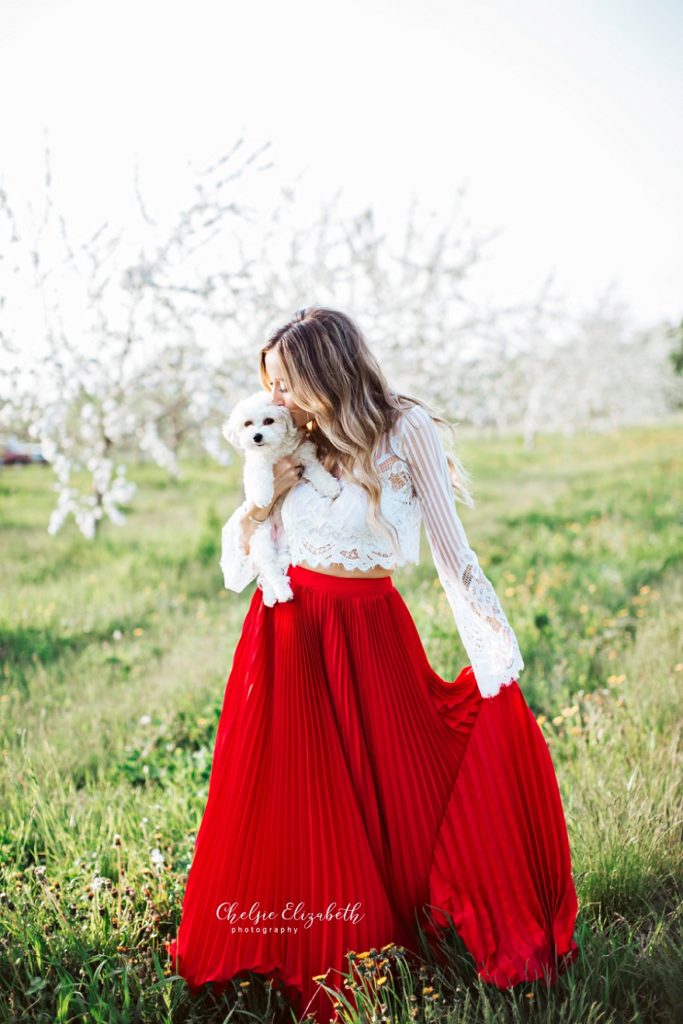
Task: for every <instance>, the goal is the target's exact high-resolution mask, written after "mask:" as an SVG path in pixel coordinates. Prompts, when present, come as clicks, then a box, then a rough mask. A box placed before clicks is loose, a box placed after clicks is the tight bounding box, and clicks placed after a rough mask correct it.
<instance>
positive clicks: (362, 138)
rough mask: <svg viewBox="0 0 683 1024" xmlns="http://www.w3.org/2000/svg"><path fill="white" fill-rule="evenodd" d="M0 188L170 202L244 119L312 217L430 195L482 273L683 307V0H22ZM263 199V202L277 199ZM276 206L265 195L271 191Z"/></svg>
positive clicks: (19, 198)
mask: <svg viewBox="0 0 683 1024" xmlns="http://www.w3.org/2000/svg"><path fill="white" fill-rule="evenodd" d="M0 13H1V15H2V32H1V33H0V94H1V95H2V96H3V99H4V102H3V104H2V107H1V108H0V184H2V185H4V187H5V188H6V189H7V190H8V191H9V194H10V197H11V198H12V200H13V201H14V202H16V203H25V202H30V201H33V202H34V203H35V201H36V197H37V196H40V193H41V180H42V174H43V163H42V152H43V145H44V141H45V138H46V137H47V139H48V141H49V144H50V148H51V151H52V164H53V173H54V177H55V186H56V192H57V196H58V200H59V205H60V207H61V209H62V210H63V212H64V214H65V216H66V220H67V222H68V224H69V225H70V226H71V230H72V232H75V233H77V232H78V231H82V232H83V234H84V235H85V234H87V233H88V232H91V231H94V229H95V228H96V227H97V226H99V225H100V224H101V223H102V221H103V220H105V219H107V220H109V221H110V222H114V223H116V222H120V223H122V224H123V225H126V223H129V222H132V221H131V211H132V209H133V207H134V200H133V185H132V182H133V166H134V163H135V161H136V160H137V161H138V162H139V165H140V170H141V183H142V187H143V190H144V194H145V196H146V197H147V198H148V199H149V200H150V201H151V205H152V207H153V209H154V210H155V211H157V212H160V211H161V210H162V209H163V208H166V209H168V210H171V209H173V208H174V207H175V205H176V203H177V202H178V200H179V197H181V199H182V197H183V196H186V195H187V193H186V191H183V190H184V189H186V188H187V181H188V167H189V164H190V163H191V164H192V165H194V166H196V167H203V166H205V165H208V164H209V163H211V162H212V161H213V160H214V159H215V158H216V157H218V156H219V155H221V154H223V153H225V152H227V151H228V150H229V149H230V148H231V147H232V145H233V144H234V142H235V140H236V139H237V138H238V137H239V136H240V135H242V134H245V135H246V138H247V145H246V147H245V148H246V149H249V150H255V149H256V148H258V147H259V146H261V145H263V144H264V143H265V142H271V143H272V147H271V149H270V151H269V154H270V158H271V159H273V160H275V162H276V167H277V171H276V177H275V178H274V179H272V180H273V181H274V184H275V185H276V186H277V187H278V188H279V187H280V186H283V185H286V184H288V183H293V182H294V181H295V179H297V178H299V187H300V188H304V189H305V192H306V197H307V199H308V200H309V201H310V205H311V209H314V208H315V207H316V204H317V203H318V202H319V201H320V200H322V199H324V198H329V197H331V196H332V195H333V194H334V193H335V192H337V191H338V190H339V189H340V188H341V189H342V199H343V202H344V208H345V209H347V210H348V211H349V212H351V211H355V212H360V211H361V210H363V209H366V208H367V207H368V206H372V207H373V208H374V209H375V211H376V214H377V217H378V220H379V223H380V224H386V226H387V228H391V227H392V226H393V227H394V228H395V227H396V226H397V225H399V224H401V222H402V215H403V214H404V213H405V211H406V210H407V208H408V205H409V202H410V199H411V197H412V196H415V197H416V198H417V200H418V201H419V203H420V204H421V206H422V207H424V208H425V209H434V210H437V211H438V210H443V211H444V213H445V214H446V213H447V212H448V211H449V210H450V209H451V207H452V204H453V202H454V197H455V192H456V189H457V187H458V186H459V185H462V184H464V183H466V184H467V185H468V197H469V198H468V200H467V214H468V217H469V219H470V221H471V223H472V225H473V226H474V228H475V229H477V230H479V231H481V232H489V231H493V230H494V229H496V228H501V229H502V233H501V234H500V235H499V236H498V238H497V239H495V241H493V242H492V243H491V244H490V246H489V247H488V250H487V251H488V254H489V255H488V260H487V263H486V267H485V270H484V271H483V272H481V276H480V279H479V287H480V288H481V289H482V294H486V295H490V296H491V297H492V298H493V299H494V301H495V302H496V303H498V302H509V301H515V300H517V299H519V300H523V299H525V298H529V297H531V296H532V295H533V293H534V292H535V291H536V290H537V289H538V287H540V285H541V283H542V281H543V280H544V279H545V278H546V277H547V275H548V274H549V273H551V272H554V273H555V274H556V287H557V288H558V289H559V290H560V291H561V292H563V293H564V294H566V295H567V297H568V299H569V302H570V305H571V306H574V307H576V306H578V305H583V304H585V303H588V302H590V301H591V300H592V299H593V298H595V297H597V295H598V294H600V293H602V292H603V291H604V289H605V288H606V286H608V285H609V284H610V283H612V282H614V283H616V286H617V291H618V293H619V294H620V295H621V296H622V297H623V298H624V299H625V301H626V303H627V305H628V307H629V308H630V310H631V313H632V315H633V317H634V319H635V320H636V322H639V323H643V324H646V323H648V322H651V321H652V320H653V319H654V320H656V319H658V318H660V317H669V318H679V317H681V316H683V289H682V288H681V270H682V269H683V216H682V214H683V189H681V185H680V183H681V181H683V133H682V132H681V131H680V125H681V114H682V113H683V103H682V100H683V73H682V71H681V61H680V54H681V52H683V31H682V28H683V5H681V4H680V3H676V2H675V0H648V2H647V3H644V2H643V0H552V2H548V0H509V2H505V0H489V2H485V0H344V3H341V2H339V3H335V4H331V3H329V2H325V0H287V2H286V3H283V2H282V0H279V2H278V0H260V2H257V0H243V2H242V3H234V2H229V0H224V2H213V3H211V2H208V0H192V2H190V0H186V2H184V3H179V2H177V0H116V2H113V0H110V2H109V3H107V4H105V3H102V2H101V0H100V2H97V0H0ZM259 201H261V202H262V201H263V200H259ZM262 209H263V212H264V213H265V209H264V208H263V207H262Z"/></svg>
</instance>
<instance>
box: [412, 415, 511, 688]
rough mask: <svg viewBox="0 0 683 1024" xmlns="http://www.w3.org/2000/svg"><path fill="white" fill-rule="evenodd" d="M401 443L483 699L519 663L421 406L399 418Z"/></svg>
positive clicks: (442, 453)
mask: <svg viewBox="0 0 683 1024" xmlns="http://www.w3.org/2000/svg"><path fill="white" fill-rule="evenodd" d="M402 421H403V422H402V432H401V441H402V447H403V452H404V458H405V460H406V462H407V463H408V467H409V470H410V475H411V477H412V480H413V485H414V488H415V491H416V493H417V498H418V501H419V505H420V511H421V515H422V519H423V522H424V524H425V531H426V534H427V539H428V541H429V546H430V549H431V552H432V557H433V559H434V566H435V568H436V571H437V574H438V576H439V580H440V582H441V585H442V587H443V589H444V591H445V593H446V597H447V598H448V602H449V604H450V607H451V610H452V612H453V616H454V619H455V624H456V626H457V629H458V633H459V634H460V638H461V640H462V642H463V646H464V648H465V650H466V652H467V656H468V658H469V660H470V664H471V666H472V670H473V672H474V676H475V678H476V680H477V685H478V687H479V691H480V693H481V694H482V696H483V697H493V696H495V695H496V694H497V693H498V692H499V690H500V688H501V686H505V685H507V684H509V683H511V682H514V681H515V680H516V678H517V676H518V674H519V672H521V670H522V669H523V668H524V661H523V659H522V655H521V653H520V650H519V646H518V643H517V638H516V636H515V634H514V632H513V630H512V628H511V627H510V624H509V623H508V621H507V619H506V617H505V613H504V611H503V609H502V607H501V605H500V601H499V600H498V596H497V594H496V592H495V590H494V588H493V586H492V585H491V583H490V582H489V580H488V579H487V577H486V576H485V575H484V572H483V571H482V569H481V567H480V566H479V562H478V560H477V556H476V554H475V553H474V551H473V550H472V548H471V547H470V546H469V544H468V542H467V537H466V535H465V530H464V528H463V525H462V523H461V521H460V517H459V516H458V513H457V511H456V508H455V496H454V493H453V486H452V484H451V479H450V473H449V467H448V462H447V459H446V453H445V451H444V448H443V446H442V444H441V439H440V437H439V434H438V432H437V428H436V424H435V423H434V420H433V419H432V417H431V416H430V414H429V413H428V412H427V410H426V409H423V408H422V406H418V405H415V406H412V407H411V408H410V409H409V410H408V411H407V412H406V413H404V414H403V417H402Z"/></svg>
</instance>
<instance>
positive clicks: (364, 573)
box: [297, 562, 394, 579]
mask: <svg viewBox="0 0 683 1024" xmlns="http://www.w3.org/2000/svg"><path fill="white" fill-rule="evenodd" d="M297 565H300V566H301V568H302V569H310V571H311V572H321V573H323V574H324V575H325V576H352V577H354V578H356V579H357V578H359V577H369V578H370V579H377V578H378V577H379V576H391V574H392V573H393V571H394V570H393V569H384V568H382V566H377V567H376V568H375V569H346V568H345V567H344V566H343V565H342V564H341V563H340V562H332V564H331V565H327V566H322V565H309V564H308V562H297Z"/></svg>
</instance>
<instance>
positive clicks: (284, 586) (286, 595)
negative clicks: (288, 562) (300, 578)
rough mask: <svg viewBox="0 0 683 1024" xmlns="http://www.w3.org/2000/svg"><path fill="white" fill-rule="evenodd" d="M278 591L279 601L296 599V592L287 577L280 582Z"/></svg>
mask: <svg viewBox="0 0 683 1024" xmlns="http://www.w3.org/2000/svg"><path fill="white" fill-rule="evenodd" d="M276 590H277V599H278V601H291V600H292V598H293V597H294V591H293V590H292V587H291V584H290V582H289V578H288V577H287V576H284V577H283V579H282V581H281V582H278V584H277V587H276Z"/></svg>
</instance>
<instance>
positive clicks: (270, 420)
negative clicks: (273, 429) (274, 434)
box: [263, 416, 275, 427]
mask: <svg viewBox="0 0 683 1024" xmlns="http://www.w3.org/2000/svg"><path fill="white" fill-rule="evenodd" d="M271 423H275V420H274V419H273V418H272V416H267V417H266V418H265V420H264V421H263V425H264V427H269V426H270V424H271Z"/></svg>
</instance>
